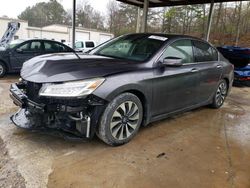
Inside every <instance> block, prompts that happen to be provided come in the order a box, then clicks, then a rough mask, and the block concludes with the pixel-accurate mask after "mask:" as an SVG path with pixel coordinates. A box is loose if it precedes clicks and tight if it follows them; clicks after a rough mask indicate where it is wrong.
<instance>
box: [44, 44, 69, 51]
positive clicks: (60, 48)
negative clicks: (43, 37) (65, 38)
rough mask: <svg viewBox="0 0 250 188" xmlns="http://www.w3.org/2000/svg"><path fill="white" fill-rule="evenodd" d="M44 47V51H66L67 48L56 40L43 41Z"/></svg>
mask: <svg viewBox="0 0 250 188" xmlns="http://www.w3.org/2000/svg"><path fill="white" fill-rule="evenodd" d="M44 48H45V51H46V52H67V51H68V49H67V48H66V47H65V46H63V45H61V44H59V43H56V42H44Z"/></svg>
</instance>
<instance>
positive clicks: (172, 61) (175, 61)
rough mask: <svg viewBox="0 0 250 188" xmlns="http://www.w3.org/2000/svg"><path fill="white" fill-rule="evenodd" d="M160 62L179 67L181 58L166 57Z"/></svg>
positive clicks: (181, 63)
mask: <svg viewBox="0 0 250 188" xmlns="http://www.w3.org/2000/svg"><path fill="white" fill-rule="evenodd" d="M162 64H163V65H165V66H170V67H179V66H182V65H183V59H182V58H179V57H166V58H164V59H163V63H162Z"/></svg>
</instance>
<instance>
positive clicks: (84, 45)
mask: <svg viewBox="0 0 250 188" xmlns="http://www.w3.org/2000/svg"><path fill="white" fill-rule="evenodd" d="M94 47H96V42H95V41H93V40H85V41H76V43H75V50H76V51H79V52H87V51H89V50H91V49H93V48H94Z"/></svg>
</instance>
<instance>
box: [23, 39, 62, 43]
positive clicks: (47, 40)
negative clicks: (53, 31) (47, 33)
mask: <svg viewBox="0 0 250 188" xmlns="http://www.w3.org/2000/svg"><path fill="white" fill-rule="evenodd" d="M24 41H25V42H27V41H46V42H57V43H62V42H60V41H56V40H49V39H37V38H34V39H27V40H24ZM62 44H63V43H62Z"/></svg>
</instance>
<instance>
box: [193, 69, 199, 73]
mask: <svg viewBox="0 0 250 188" xmlns="http://www.w3.org/2000/svg"><path fill="white" fill-rule="evenodd" d="M198 71H199V70H198V69H196V68H193V69H192V70H191V72H193V73H195V72H198Z"/></svg>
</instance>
